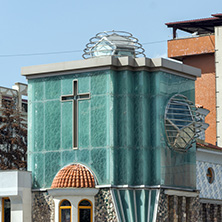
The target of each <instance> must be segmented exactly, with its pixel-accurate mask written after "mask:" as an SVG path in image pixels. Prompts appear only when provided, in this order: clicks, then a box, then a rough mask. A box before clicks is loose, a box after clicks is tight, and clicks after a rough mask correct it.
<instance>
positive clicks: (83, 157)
mask: <svg viewBox="0 0 222 222" xmlns="http://www.w3.org/2000/svg"><path fill="white" fill-rule="evenodd" d="M90 160H91V153H90V150H89V149H78V150H76V161H77V162H79V163H82V164H88V163H89V162H90Z"/></svg>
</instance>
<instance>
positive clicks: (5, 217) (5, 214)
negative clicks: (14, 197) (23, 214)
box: [2, 197, 11, 222]
mask: <svg viewBox="0 0 222 222" xmlns="http://www.w3.org/2000/svg"><path fill="white" fill-rule="evenodd" d="M10 214H11V203H10V199H9V198H7V197H5V198H2V222H10V221H11V218H10V217H11V215H10Z"/></svg>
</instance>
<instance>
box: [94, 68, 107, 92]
mask: <svg viewBox="0 0 222 222" xmlns="http://www.w3.org/2000/svg"><path fill="white" fill-rule="evenodd" d="M107 78H108V75H107V74H106V73H104V72H98V73H95V74H94V75H93V76H92V78H91V94H92V95H99V94H106V93H107V85H108V83H109V82H108V81H107Z"/></svg>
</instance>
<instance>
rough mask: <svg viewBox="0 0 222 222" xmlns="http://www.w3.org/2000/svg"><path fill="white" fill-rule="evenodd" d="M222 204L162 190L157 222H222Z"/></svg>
mask: <svg viewBox="0 0 222 222" xmlns="http://www.w3.org/2000/svg"><path fill="white" fill-rule="evenodd" d="M221 221H222V205H217V204H209V203H201V202H200V200H199V197H184V196H173V195H172V196H169V195H166V194H165V193H164V190H161V192H160V197H159V203H158V209H157V220H156V222H221Z"/></svg>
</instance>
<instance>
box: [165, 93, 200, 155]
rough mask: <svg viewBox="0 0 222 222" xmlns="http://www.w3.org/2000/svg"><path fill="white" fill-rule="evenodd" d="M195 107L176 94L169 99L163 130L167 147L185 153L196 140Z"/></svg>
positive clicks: (197, 126) (197, 128) (197, 130)
mask: <svg viewBox="0 0 222 222" xmlns="http://www.w3.org/2000/svg"><path fill="white" fill-rule="evenodd" d="M196 111H197V109H196V107H195V106H194V104H193V102H192V101H189V100H188V99H187V97H185V96H183V95H180V94H177V95H174V96H173V97H171V99H170V100H169V102H168V104H167V106H166V110H165V130H166V137H167V140H168V145H169V146H170V147H171V148H172V149H174V150H176V151H182V152H186V151H187V150H188V149H189V148H190V147H191V144H192V142H193V141H194V139H195V138H196V136H197V134H198V132H199V131H200V130H199V128H200V127H201V125H200V124H198V123H197V122H196V118H195V116H196Z"/></svg>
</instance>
